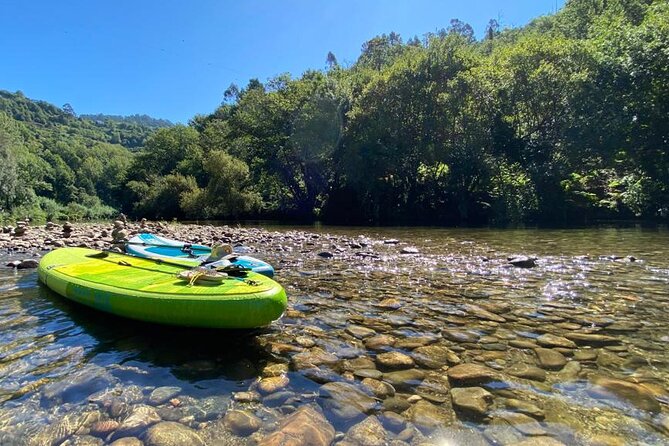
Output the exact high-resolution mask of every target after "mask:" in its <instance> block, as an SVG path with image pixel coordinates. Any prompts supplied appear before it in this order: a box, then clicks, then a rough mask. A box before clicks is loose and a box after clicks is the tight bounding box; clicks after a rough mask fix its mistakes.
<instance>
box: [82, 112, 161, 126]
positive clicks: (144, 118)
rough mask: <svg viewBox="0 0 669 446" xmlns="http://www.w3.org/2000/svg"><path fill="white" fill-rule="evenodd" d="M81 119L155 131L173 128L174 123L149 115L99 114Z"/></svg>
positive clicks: (83, 116)
mask: <svg viewBox="0 0 669 446" xmlns="http://www.w3.org/2000/svg"><path fill="white" fill-rule="evenodd" d="M79 117H80V118H83V119H90V120H91V121H95V122H98V123H104V122H105V121H114V122H123V123H131V124H139V125H143V126H145V127H151V128H155V129H160V128H164V127H172V126H173V125H174V123H173V122H171V121H168V120H167V119H157V118H152V117H151V116H149V115H137V114H136V115H130V116H120V115H103V114H102V113H98V114H97V115H79Z"/></svg>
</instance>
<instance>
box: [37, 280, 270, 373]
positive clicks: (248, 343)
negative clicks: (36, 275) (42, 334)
mask: <svg viewBox="0 0 669 446" xmlns="http://www.w3.org/2000/svg"><path fill="white" fill-rule="evenodd" d="M36 287H37V288H36V296H35V297H36V298H37V299H39V300H40V301H41V303H40V304H35V303H33V304H30V305H29V306H33V308H36V306H41V307H42V308H44V307H48V309H47V310H46V311H31V309H30V308H28V311H29V313H30V314H32V315H34V316H37V317H38V318H41V319H42V320H41V321H40V325H41V326H46V327H51V329H52V330H53V332H54V334H55V335H56V339H57V342H61V343H64V344H70V345H72V343H75V344H78V345H83V346H84V349H85V353H84V356H85V358H86V360H87V361H89V362H94V363H96V364H98V365H102V366H109V365H115V364H120V365H121V366H124V365H125V366H127V369H128V370H132V369H136V368H137V367H139V368H141V369H146V370H149V373H148V376H147V377H146V380H147V381H151V375H152V374H153V373H154V372H155V373H160V372H159V371H158V369H168V370H169V372H170V373H171V375H173V377H174V378H176V379H177V380H180V381H187V382H190V383H196V382H199V381H203V380H212V379H215V380H220V379H222V380H227V381H246V380H250V379H254V378H255V377H256V376H257V375H258V374H259V373H260V370H261V368H262V366H263V365H264V364H265V363H266V362H267V361H268V360H269V359H270V356H271V355H270V354H269V353H268V352H267V351H266V350H265V349H264V347H263V346H262V342H261V338H262V336H263V335H264V334H267V333H270V332H271V331H272V328H265V329H256V330H209V329H195V328H185V327H172V326H166V325H158V324H151V323H146V322H141V321H135V320H131V319H126V318H121V317H118V316H114V315H112V314H108V313H105V312H101V311H98V310H95V309H92V308H89V307H86V306H84V305H80V304H77V303H75V302H71V301H69V300H67V299H66V298H64V297H62V296H60V295H58V294H56V293H55V292H53V291H51V290H50V289H48V288H47V287H45V286H43V285H41V284H36ZM70 340H71V341H70ZM122 379H123V378H122Z"/></svg>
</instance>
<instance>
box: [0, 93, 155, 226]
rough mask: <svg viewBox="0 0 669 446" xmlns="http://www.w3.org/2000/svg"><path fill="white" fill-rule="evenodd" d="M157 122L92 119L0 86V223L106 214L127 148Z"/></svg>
mask: <svg viewBox="0 0 669 446" xmlns="http://www.w3.org/2000/svg"><path fill="white" fill-rule="evenodd" d="M164 125H165V124H164V123H160V121H156V123H154V125H153V126H146V125H143V124H142V123H140V122H135V121H132V120H130V121H128V122H118V123H116V122H112V120H105V121H103V122H101V121H98V122H96V121H92V120H90V119H86V118H83V117H78V116H77V115H76V113H75V112H74V110H73V109H72V107H71V106H70V105H69V104H65V105H64V106H63V107H62V108H59V107H56V106H54V105H52V104H49V103H47V102H44V101H34V100H31V99H28V98H26V97H25V96H24V95H23V94H22V93H21V92H16V93H10V92H7V91H0V221H2V220H12V219H15V218H25V217H31V218H33V219H35V220H37V221H42V220H45V219H47V218H49V219H58V218H61V219H63V218H69V219H73V220H76V219H83V218H89V219H92V218H108V217H112V216H114V215H115V214H117V213H118V209H120V207H121V205H122V201H121V199H120V197H122V196H123V190H124V188H125V182H126V174H127V169H128V168H129V166H130V163H131V160H132V156H133V153H132V151H133V150H136V149H138V148H139V147H141V146H143V145H144V142H145V140H146V138H147V137H148V136H149V135H150V134H152V133H153V132H154V131H155V128H156V127H159V126H160V127H163V126H164Z"/></svg>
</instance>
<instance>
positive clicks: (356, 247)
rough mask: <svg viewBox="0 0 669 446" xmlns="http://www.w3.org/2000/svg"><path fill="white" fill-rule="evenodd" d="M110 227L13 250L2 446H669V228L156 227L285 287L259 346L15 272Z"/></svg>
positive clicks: (3, 278) (1, 345) (0, 364)
mask: <svg viewBox="0 0 669 446" xmlns="http://www.w3.org/2000/svg"><path fill="white" fill-rule="evenodd" d="M106 226H107V227H108V231H107V229H105V228H106ZM106 226H105V225H104V224H98V225H75V228H74V236H72V235H68V236H67V237H62V233H61V232H60V230H59V228H51V229H50V230H49V231H47V230H46V229H44V228H29V231H28V234H27V236H24V237H22V238H21V240H13V239H10V238H9V236H8V235H7V236H5V238H4V239H3V240H4V245H2V248H3V249H2V251H0V260H1V262H0V315H1V317H0V444H3V445H5V444H7V445H13V444H17V445H18V444H31V445H32V444H34V445H42V444H53V445H60V444H65V445H84V444H85V445H102V444H114V443H115V442H116V443H115V444H116V445H122V444H123V445H131V444H146V445H177V444H211V445H237V444H240V445H247V444H248V445H251V444H261V445H270V444H280V442H281V441H286V440H287V439H292V440H293V441H294V442H295V443H291V444H305V445H312V444H314V445H320V444H323V445H327V444H341V445H358V444H359V445H363V444H364V445H385V444H391V445H394V446H400V445H407V444H411V445H423V446H427V445H430V444H431V445H435V446H438V445H446V444H448V445H454V444H457V445H460V444H462V445H494V444H501V445H523V446H528V445H561V444H564V445H589V444H601V445H622V444H632V445H635V444H669V353H668V351H667V348H666V346H667V343H668V342H669V329H668V328H669V311H668V305H669V260H667V253H668V252H669V231H668V230H667V229H666V228H642V227H636V226H633V227H627V228H588V229H562V230H546V229H541V230H540V229H518V230H498V229H436V228H341V227H288V226H264V227H255V228H248V227H228V226H197V225H177V224H169V225H167V224H164V225H161V226H153V227H152V229H153V230H156V231H161V232H162V233H163V234H165V235H168V236H174V237H177V238H181V239H184V240H188V241H190V242H202V243H212V242H221V241H224V242H229V243H232V244H233V245H234V246H235V249H236V250H237V251H238V252H244V253H246V254H248V255H252V256H255V257H258V258H260V259H262V260H265V261H267V262H269V263H271V264H272V265H274V267H275V269H276V276H275V280H277V281H278V282H279V283H281V284H282V285H283V286H284V287H285V289H286V291H287V294H288V299H289V304H288V309H287V311H286V313H285V314H284V316H283V317H282V318H281V319H280V320H279V321H276V322H275V323H273V324H272V325H271V326H270V327H268V328H266V329H262V330H256V331H253V332H236V331H203V330H188V329H181V328H172V327H163V326H155V325H148V324H142V323H138V322H133V321H129V320H124V319H119V318H116V317H113V316H110V315H107V314H104V313H100V312H96V311H94V310H90V309H87V308H83V307H81V306H79V305H76V304H74V303H71V302H69V301H67V300H65V299H63V298H61V297H60V296H58V295H56V294H54V293H52V292H51V291H49V290H48V289H46V288H45V287H43V286H40V285H39V284H38V282H37V274H36V272H35V270H34V269H23V270H15V269H11V268H6V267H4V266H3V265H4V264H6V263H7V262H9V261H10V260H14V259H20V260H21V259H26V258H33V256H35V257H34V258H37V257H36V256H39V255H40V254H41V253H43V252H45V251H44V250H45V249H51V248H53V247H54V246H60V245H72V244H74V245H88V246H97V247H100V248H101V247H103V246H105V245H106V244H108V243H109V242H110V239H109V238H108V237H109V235H108V234H110V233H111V229H112V226H111V224H109V225H106ZM128 230H129V231H130V232H132V231H136V230H139V228H138V227H137V225H134V226H133V225H129V228H128ZM31 231H32V233H33V234H38V236H35V237H33V238H32V239H31V238H30V233H31ZM45 234H47V235H45ZM103 234H104V235H103ZM26 237H27V240H28V241H26ZM47 237H48V239H47ZM13 246H20V248H17V249H13V248H12V249H9V250H8V248H11V247H13ZM519 256H524V257H525V258H526V259H527V260H528V262H526V263H522V262H515V265H514V264H513V263H514V262H510V261H509V260H510V259H513V258H514V257H515V258H516V259H518V258H519Z"/></svg>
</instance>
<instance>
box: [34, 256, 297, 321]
mask: <svg viewBox="0 0 669 446" xmlns="http://www.w3.org/2000/svg"><path fill="white" fill-rule="evenodd" d="M178 263H180V261H179V260H175V263H171V262H169V263H168V262H167V261H161V260H152V259H143V258H139V257H134V256H129V255H125V254H116V253H108V252H104V251H103V252H101V251H96V250H92V249H87V248H60V249H56V250H55V251H52V252H50V253H48V254H46V255H45V256H44V257H42V260H41V261H40V263H39V268H38V274H39V279H40V281H41V282H42V283H44V284H45V285H46V286H47V287H49V288H50V289H52V290H53V291H55V292H56V293H58V294H60V295H61V296H64V297H66V298H68V299H70V300H73V301H75V302H78V303H81V304H84V305H87V306H89V307H92V308H95V309H98V310H101V311H106V312H108V313H112V314H115V315H117V316H123V317H127V318H131V319H137V320H140V321H146V322H155V323H160V324H169V325H181V326H187V327H205V328H236V329H238V328H242V329H243V328H257V327H263V326H266V325H269V324H270V323H271V322H272V321H274V320H276V319H278V318H280V317H281V315H282V314H283V312H284V310H285V309H286V305H287V299H286V292H285V291H284V289H283V287H281V285H279V284H278V283H276V282H275V281H273V280H272V279H270V278H268V277H266V276H263V275H261V274H257V273H254V272H251V271H249V272H247V273H246V274H245V275H244V276H243V277H233V276H226V275H224V274H223V275H222V274H218V276H219V277H216V278H215V280H213V281H210V280H196V279H198V278H197V277H195V278H193V277H192V276H193V274H191V273H192V270H191V269H190V267H189V266H186V265H184V266H180V265H179V264H178ZM205 279H206V278H205Z"/></svg>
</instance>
